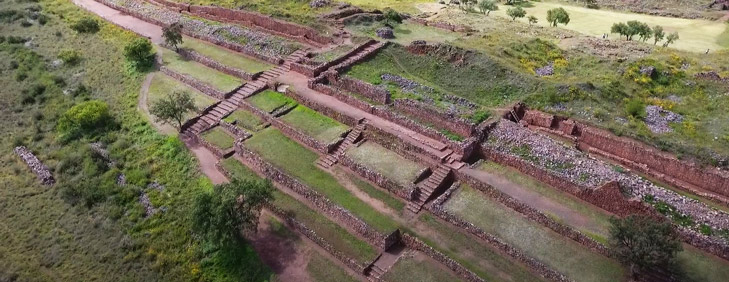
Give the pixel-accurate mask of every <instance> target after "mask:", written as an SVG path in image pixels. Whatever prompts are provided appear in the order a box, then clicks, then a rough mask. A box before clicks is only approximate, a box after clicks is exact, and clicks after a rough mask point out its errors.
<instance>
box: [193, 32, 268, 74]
mask: <svg viewBox="0 0 729 282" xmlns="http://www.w3.org/2000/svg"><path fill="white" fill-rule="evenodd" d="M180 47H181V48H189V49H193V50H195V51H197V52H198V53H200V54H203V55H205V56H206V57H208V58H211V59H213V60H215V61H217V62H219V63H221V64H223V65H226V66H229V67H232V68H237V69H240V70H243V71H245V72H247V73H257V72H262V71H266V70H269V69H272V68H273V65H271V64H268V63H265V62H262V61H259V60H256V59H253V58H250V57H247V56H245V55H243V54H241V53H238V52H235V51H231V50H228V49H225V48H223V47H219V46H217V45H213V44H210V43H207V42H205V41H202V40H198V39H195V38H192V37H187V36H185V37H184V39H183V43H182V45H181V46H180Z"/></svg>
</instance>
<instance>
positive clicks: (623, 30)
mask: <svg viewBox="0 0 729 282" xmlns="http://www.w3.org/2000/svg"><path fill="white" fill-rule="evenodd" d="M610 32H611V33H617V34H620V35H621V36H625V40H630V36H631V34H630V31H629V30H628V25H627V24H625V23H614V24H613V26H612V27H611V28H610Z"/></svg>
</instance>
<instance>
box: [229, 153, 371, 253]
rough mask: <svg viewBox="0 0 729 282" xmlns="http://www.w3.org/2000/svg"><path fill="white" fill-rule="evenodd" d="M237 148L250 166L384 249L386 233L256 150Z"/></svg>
mask: <svg viewBox="0 0 729 282" xmlns="http://www.w3.org/2000/svg"><path fill="white" fill-rule="evenodd" d="M235 149H236V152H237V153H238V155H239V156H241V157H242V158H243V160H244V161H245V163H246V165H247V166H248V167H250V168H252V169H253V170H255V171H258V172H259V173H261V174H262V175H264V176H265V177H266V178H268V179H270V180H271V181H273V182H275V183H278V184H280V185H282V186H284V187H286V188H288V189H290V190H291V191H293V192H295V193H296V194H299V195H301V196H302V197H303V198H305V199H306V200H308V201H309V202H311V203H312V204H313V205H314V206H316V207H317V209H319V210H320V211H321V212H323V213H325V214H327V215H329V216H330V217H332V218H335V219H336V220H337V221H339V222H340V223H342V224H345V225H346V226H349V227H350V228H351V229H352V230H354V231H355V232H357V234H359V235H361V236H362V237H364V238H365V239H366V240H367V241H368V242H369V243H370V244H372V245H373V246H376V247H378V248H380V249H381V250H383V249H384V247H385V245H384V244H385V240H384V238H385V235H383V234H381V233H379V232H377V231H376V230H375V229H374V228H372V227H371V226H369V225H368V224H367V223H365V222H364V221H362V220H361V219H359V218H358V217H356V216H355V215H353V214H352V213H350V212H349V211H348V210H346V209H344V208H342V207H341V206H339V205H337V204H334V203H332V202H331V201H329V199H328V198H326V197H325V196H323V195H321V194H319V193H318V192H316V191H314V190H313V189H311V188H310V187H309V186H307V185H306V184H303V183H301V182H299V181H298V180H297V179H296V178H293V177H291V176H289V175H288V174H286V173H285V172H283V171H282V170H280V169H279V168H277V167H275V166H274V165H272V164H270V163H268V162H266V161H265V160H263V158H261V157H260V156H258V154H256V153H255V152H253V151H251V150H248V149H246V148H245V147H243V146H242V145H241V143H240V142H238V143H236V145H235Z"/></svg>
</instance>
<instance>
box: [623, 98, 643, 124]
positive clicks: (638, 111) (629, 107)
mask: <svg viewBox="0 0 729 282" xmlns="http://www.w3.org/2000/svg"><path fill="white" fill-rule="evenodd" d="M625 113H626V114H627V115H628V116H631V117H634V118H636V119H641V120H642V119H643V118H645V115H646V113H645V103H644V102H643V101H642V100H641V99H631V100H629V101H628V103H626V104H625Z"/></svg>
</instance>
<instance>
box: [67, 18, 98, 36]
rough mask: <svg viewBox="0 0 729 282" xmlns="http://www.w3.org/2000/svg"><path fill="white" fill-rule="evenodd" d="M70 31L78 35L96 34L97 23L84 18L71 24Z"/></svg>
mask: <svg viewBox="0 0 729 282" xmlns="http://www.w3.org/2000/svg"><path fill="white" fill-rule="evenodd" d="M71 29H73V30H75V31H76V32H78V33H96V32H98V31H99V23H98V22H97V21H96V20H95V19H92V18H89V17H85V18H82V19H80V20H79V21H77V22H75V23H74V24H72V25H71Z"/></svg>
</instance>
